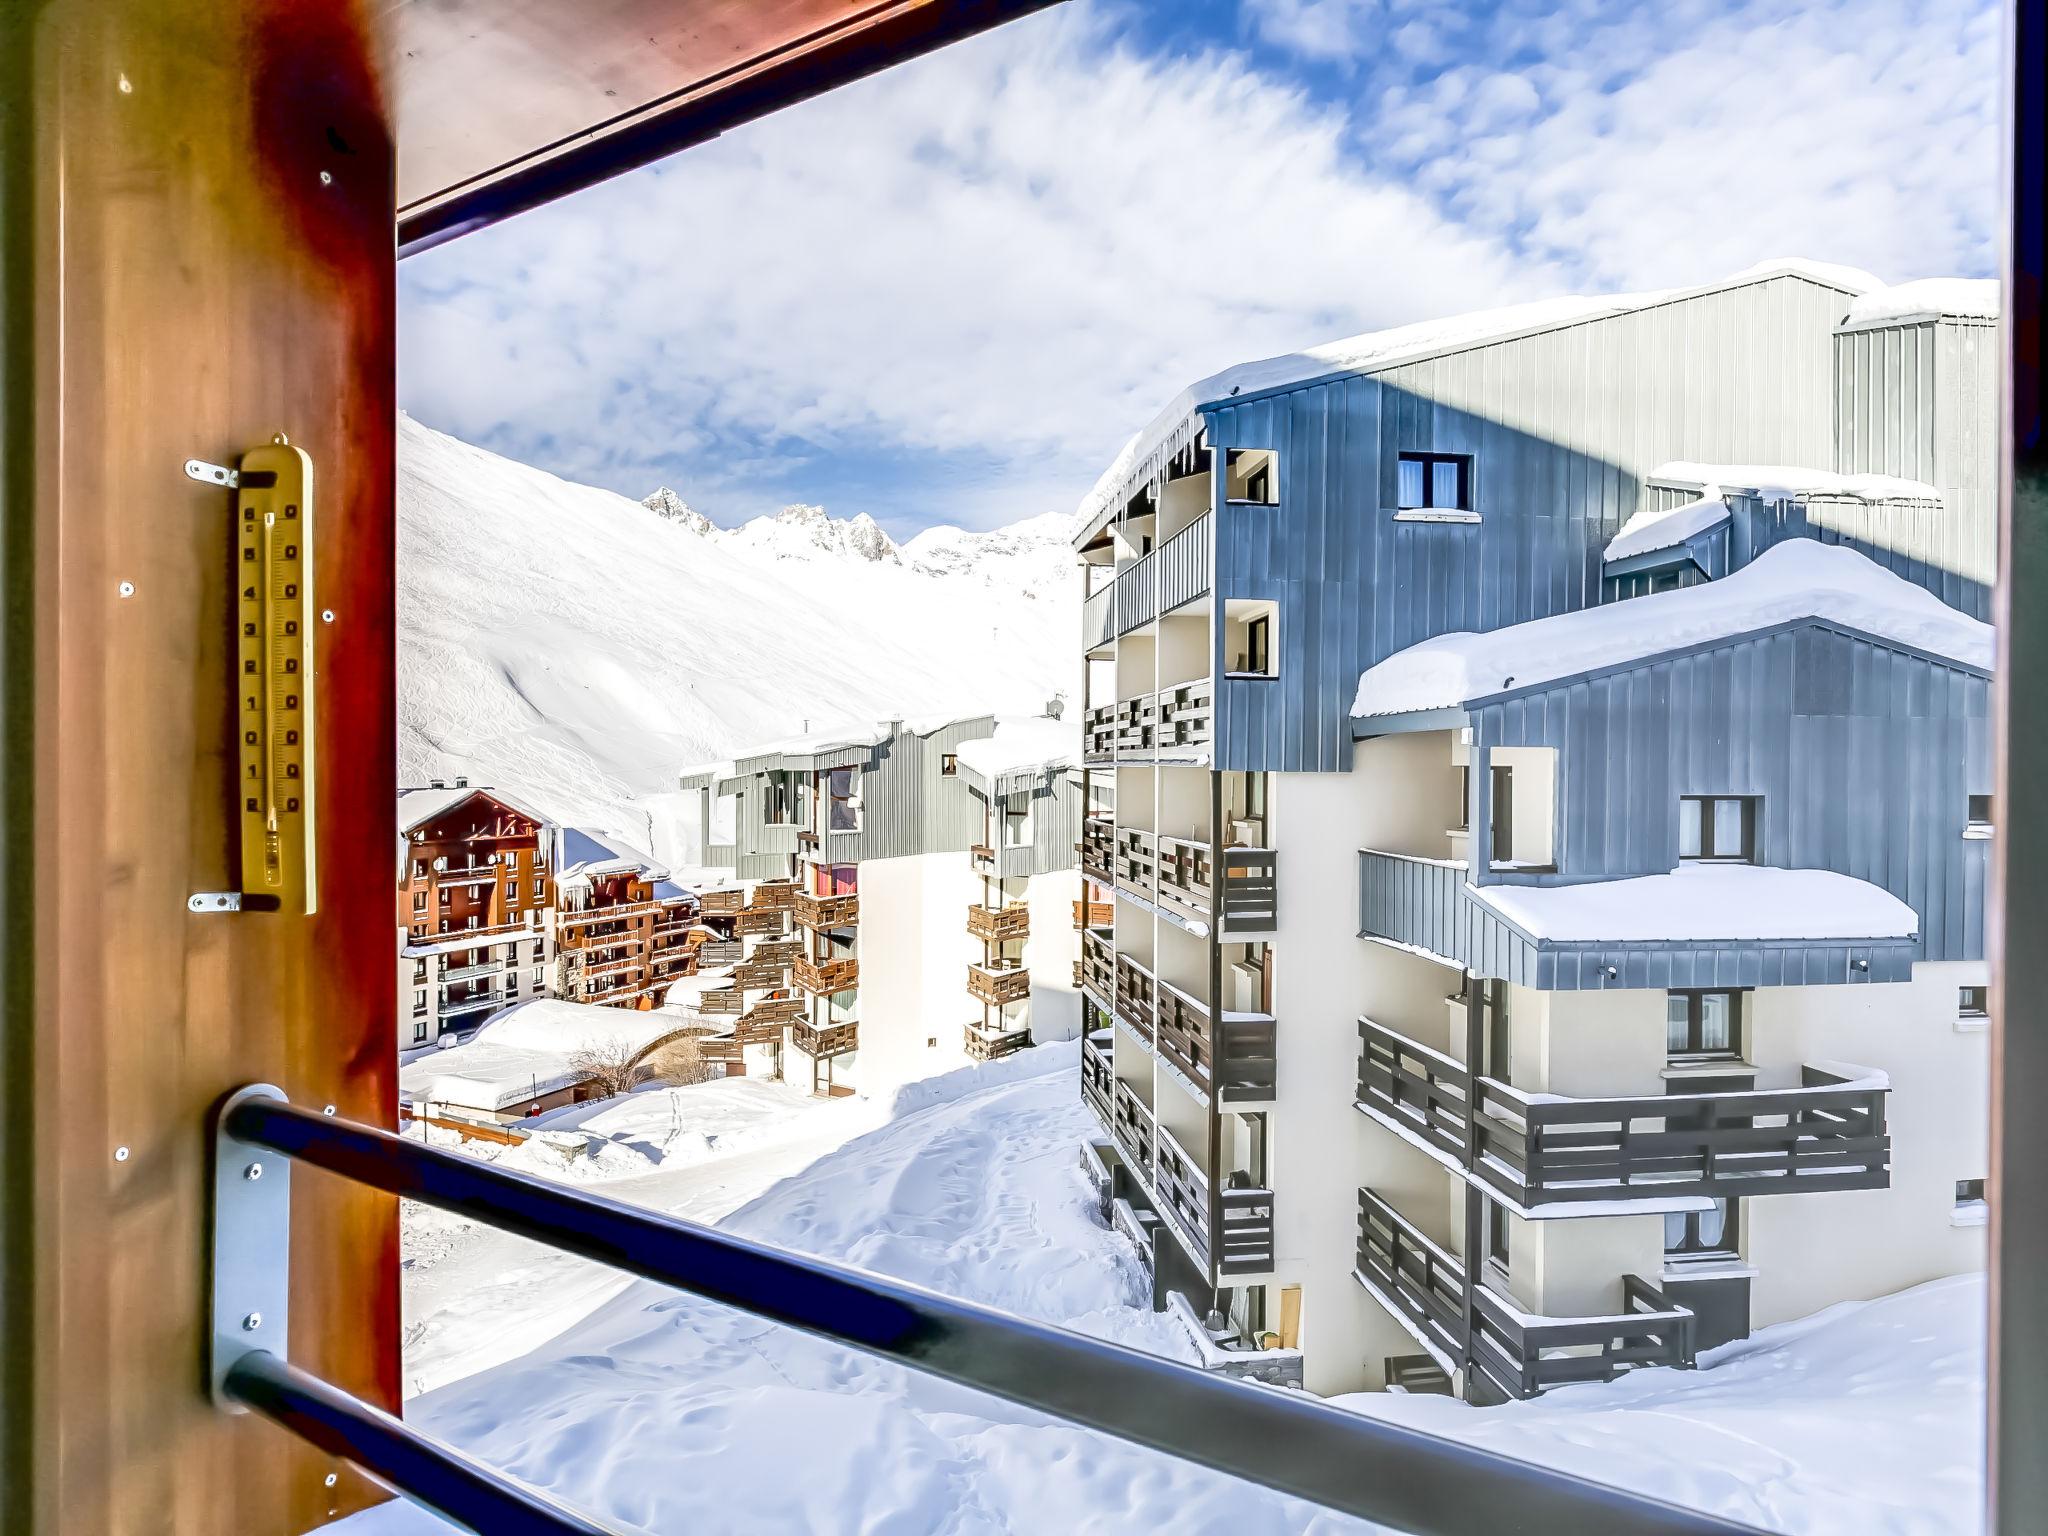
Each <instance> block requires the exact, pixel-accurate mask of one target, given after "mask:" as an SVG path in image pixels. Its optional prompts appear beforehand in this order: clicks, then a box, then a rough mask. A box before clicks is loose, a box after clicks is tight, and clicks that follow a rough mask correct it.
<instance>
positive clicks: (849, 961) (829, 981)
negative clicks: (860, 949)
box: [791, 956, 860, 996]
mask: <svg viewBox="0 0 2048 1536" xmlns="http://www.w3.org/2000/svg"><path fill="white" fill-rule="evenodd" d="M791 970H792V972H793V973H794V975H795V978H796V984H797V985H798V986H800V987H802V988H803V989H804V990H805V991H806V992H809V993H811V994H812V995H813V996H828V995H830V994H831V993H834V992H844V991H845V990H846V989H847V988H848V987H854V986H858V985H859V984H860V961H859V960H858V959H855V958H853V957H851V956H849V957H848V958H846V959H844V960H823V961H820V960H813V959H810V958H808V957H806V958H804V959H802V960H799V961H797V963H796V964H795V965H794V966H792V967H791Z"/></svg>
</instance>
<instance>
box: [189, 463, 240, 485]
mask: <svg viewBox="0 0 2048 1536" xmlns="http://www.w3.org/2000/svg"><path fill="white" fill-rule="evenodd" d="M185 473H186V474H187V475H189V476H190V477H191V478H192V479H194V480H197V481H200V482H201V483H203V484H206V485H224V486H227V487H228V488H229V489H230V490H232V489H234V488H235V487H236V486H238V485H240V484H241V483H242V472H241V471H240V470H238V469H229V468H228V467H227V465H225V464H209V463H207V462H206V460H204V459H187V460H186V461H185Z"/></svg>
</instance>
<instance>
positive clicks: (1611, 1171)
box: [1358, 1019, 1891, 1209]
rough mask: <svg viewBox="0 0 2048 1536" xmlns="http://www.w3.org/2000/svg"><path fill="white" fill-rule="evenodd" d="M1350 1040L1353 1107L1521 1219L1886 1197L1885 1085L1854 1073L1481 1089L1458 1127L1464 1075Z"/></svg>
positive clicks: (1419, 1050) (1416, 1046) (1374, 1034)
mask: <svg viewBox="0 0 2048 1536" xmlns="http://www.w3.org/2000/svg"><path fill="white" fill-rule="evenodd" d="M1358 1032H1359V1040H1360V1052H1359V1063H1358V1107H1359V1108H1360V1109H1361V1110H1363V1111H1364V1112H1365V1113H1366V1114H1368V1115H1370V1116H1371V1117H1372V1118H1373V1119H1375V1120H1377V1121H1379V1122H1380V1123H1381V1124H1383V1125H1386V1126H1389V1127H1391V1128H1393V1129H1395V1130H1398V1131H1400V1132H1401V1133H1402V1134H1404V1135H1407V1136H1411V1137H1414V1138H1416V1139H1418V1140H1420V1141H1421V1142H1422V1143H1423V1144H1424V1145H1425V1146H1426V1147H1427V1148H1428V1149H1429V1150H1430V1151H1431V1152H1432V1153H1434V1154H1435V1155H1436V1156H1437V1157H1438V1159H1439V1160H1440V1161H1442V1162H1444V1163H1445V1164H1447V1165H1449V1166H1452V1167H1466V1168H1469V1169H1470V1170H1471V1174H1472V1176H1473V1177H1474V1178H1476V1179H1478V1180H1479V1181H1480V1182H1482V1183H1484V1184H1485V1185H1487V1186H1488V1187H1489V1188H1490V1189H1492V1190H1494V1191H1495V1192H1496V1193H1498V1194H1500V1195H1502V1196H1504V1197H1505V1198H1507V1199H1509V1200H1511V1201H1513V1202H1515V1203H1516V1204H1517V1205H1520V1206H1522V1207H1524V1208H1525V1209H1533V1208H1535V1207H1539V1206H1543V1205H1551V1204H1556V1203H1559V1202H1564V1201H1581V1200H1604V1201H1612V1200H1670V1199H1674V1198H1680V1197H1688V1196H1696V1197H1703V1198H1707V1199H1724V1198H1730V1197H1736V1196H1753V1195H1774V1194H1825V1193H1829V1192H1832V1191H1836V1190H1849V1189H1883V1188H1886V1187H1887V1186H1888V1185H1889V1184H1890V1183H1891V1138H1890V1136H1889V1135H1888V1134H1887V1132H1886V1130H1885V1100H1886V1097H1887V1095H1888V1093H1889V1091H1890V1085H1889V1083H1888V1082H1887V1081H1886V1079H1885V1078H1884V1077H1883V1075H1882V1074H1880V1073H1876V1072H1870V1071H1867V1070H1865V1069H1863V1068H1859V1067H1852V1066H1847V1065H1845V1064H1843V1063H1840V1062H1829V1063H1825V1064H1821V1065H1807V1066H1804V1067H1802V1068H1801V1069H1800V1086H1799V1087H1797V1088H1783V1089H1749V1090H1743V1091H1738V1092H1723V1093H1670V1094H1653V1095H1645V1096H1643V1097H1640V1098H1599V1099H1575V1098H1565V1097H1562V1096H1559V1095H1555V1094H1540V1095H1532V1094H1525V1093H1521V1092H1518V1091H1517V1090H1515V1089H1513V1088H1510V1087H1509V1086H1507V1085H1506V1084H1505V1083H1501V1082H1497V1081H1495V1080H1494V1079H1493V1078H1488V1077H1482V1078H1480V1079H1479V1080H1478V1084H1477V1089H1476V1092H1477V1099H1476V1102H1475V1103H1473V1104H1472V1105H1471V1107H1470V1110H1469V1115H1468V1108H1467V1103H1466V1099H1467V1095H1468V1093H1471V1092H1473V1091H1474V1090H1473V1088H1472V1081H1471V1077H1470V1074H1469V1073H1468V1072H1467V1071H1466V1069H1465V1067H1464V1066H1463V1064H1462V1063H1460V1062H1458V1061H1457V1060H1455V1059H1454V1058H1452V1057H1450V1056H1447V1055H1445V1054H1444V1053H1443V1052H1441V1051H1437V1050H1433V1049H1431V1048H1430V1047H1428V1046H1426V1045H1423V1044H1421V1043H1420V1042H1419V1041H1416V1040H1411V1039H1409V1038H1408V1037H1407V1036H1406V1035H1403V1034H1400V1033H1399V1032H1397V1031H1395V1030H1391V1029H1388V1028H1387V1027H1386V1026H1384V1025H1382V1024H1376V1023H1374V1022H1373V1021H1372V1020H1370V1019H1360V1020H1359V1021H1358ZM1468 1119H1469V1123H1468ZM1468 1147H1469V1155H1468Z"/></svg>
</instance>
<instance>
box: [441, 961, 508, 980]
mask: <svg viewBox="0 0 2048 1536" xmlns="http://www.w3.org/2000/svg"><path fill="white" fill-rule="evenodd" d="M501 968H502V962H500V961H498V960H496V959H491V960H482V961H479V962H478V963H477V964H475V965H451V966H449V967H448V969H447V970H445V971H443V972H442V973H441V980H442V981H444V982H448V983H454V982H458V981H473V980H475V979H476V978H477V977H479V976H495V975H497V974H498V972H499V970H500V969H501Z"/></svg>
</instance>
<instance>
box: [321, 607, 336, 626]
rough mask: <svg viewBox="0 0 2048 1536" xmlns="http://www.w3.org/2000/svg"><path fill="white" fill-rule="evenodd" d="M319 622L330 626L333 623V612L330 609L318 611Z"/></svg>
mask: <svg viewBox="0 0 2048 1536" xmlns="http://www.w3.org/2000/svg"><path fill="white" fill-rule="evenodd" d="M320 622H321V623H322V624H332V623H333V622H334V610H333V609H332V608H322V609H321V610H320Z"/></svg>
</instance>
